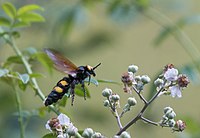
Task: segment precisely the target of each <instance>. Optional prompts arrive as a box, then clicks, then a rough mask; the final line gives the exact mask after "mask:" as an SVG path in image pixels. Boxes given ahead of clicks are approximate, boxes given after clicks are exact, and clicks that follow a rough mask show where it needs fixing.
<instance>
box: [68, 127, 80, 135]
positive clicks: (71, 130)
mask: <svg viewBox="0 0 200 138" xmlns="http://www.w3.org/2000/svg"><path fill="white" fill-rule="evenodd" d="M77 132H78V129H77V128H75V127H70V128H68V129H67V134H68V135H69V136H75V134H76V133H77Z"/></svg>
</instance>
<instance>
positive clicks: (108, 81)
mask: <svg viewBox="0 0 200 138" xmlns="http://www.w3.org/2000/svg"><path fill="white" fill-rule="evenodd" d="M97 81H98V82H99V83H111V84H117V85H121V84H122V83H120V82H116V81H113V80H99V79H98V80H97Z"/></svg>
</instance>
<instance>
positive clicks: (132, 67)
mask: <svg viewBox="0 0 200 138" xmlns="http://www.w3.org/2000/svg"><path fill="white" fill-rule="evenodd" d="M128 71H129V72H133V73H136V72H137V71H138V66H136V65H130V66H128Z"/></svg>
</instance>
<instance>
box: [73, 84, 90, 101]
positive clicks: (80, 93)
mask: <svg viewBox="0 0 200 138" xmlns="http://www.w3.org/2000/svg"><path fill="white" fill-rule="evenodd" d="M74 91H75V94H76V95H78V96H80V97H84V92H83V88H82V87H81V85H77V86H76V87H75V90H74ZM85 91H86V97H87V98H90V93H89V90H88V88H87V87H85Z"/></svg>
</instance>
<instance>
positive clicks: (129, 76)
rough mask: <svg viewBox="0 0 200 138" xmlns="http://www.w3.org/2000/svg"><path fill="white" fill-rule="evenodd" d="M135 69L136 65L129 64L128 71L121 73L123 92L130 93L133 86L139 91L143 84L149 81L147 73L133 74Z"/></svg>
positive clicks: (136, 68) (136, 69)
mask: <svg viewBox="0 0 200 138" xmlns="http://www.w3.org/2000/svg"><path fill="white" fill-rule="evenodd" d="M137 71H138V66H136V65H130V66H129V67H128V72H126V73H124V74H123V75H122V77H121V81H122V82H123V84H124V88H123V89H124V92H126V93H132V91H133V86H134V87H135V88H136V89H137V90H138V91H139V92H140V91H142V90H143V89H144V85H145V84H147V83H149V82H150V81H151V79H150V78H149V77H148V76H147V75H142V76H135V74H136V72H137Z"/></svg>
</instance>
